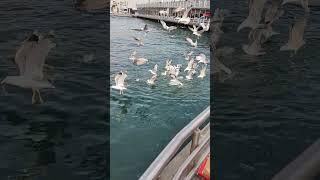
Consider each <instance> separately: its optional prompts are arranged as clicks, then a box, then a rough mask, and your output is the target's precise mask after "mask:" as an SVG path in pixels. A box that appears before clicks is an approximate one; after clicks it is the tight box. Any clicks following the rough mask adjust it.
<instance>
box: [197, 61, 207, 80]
mask: <svg viewBox="0 0 320 180" xmlns="http://www.w3.org/2000/svg"><path fill="white" fill-rule="evenodd" d="M206 69H207V64H205V65H204V66H203V67H202V68H201V70H200V74H199V76H198V78H204V77H205V76H206Z"/></svg>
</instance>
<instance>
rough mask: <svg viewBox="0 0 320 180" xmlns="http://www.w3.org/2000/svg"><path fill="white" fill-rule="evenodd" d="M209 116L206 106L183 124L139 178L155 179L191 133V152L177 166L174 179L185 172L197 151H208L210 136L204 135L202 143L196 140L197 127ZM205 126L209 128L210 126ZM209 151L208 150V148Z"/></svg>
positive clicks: (141, 179) (197, 134)
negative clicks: (182, 162) (179, 165)
mask: <svg viewBox="0 0 320 180" xmlns="http://www.w3.org/2000/svg"><path fill="white" fill-rule="evenodd" d="M209 117H210V106H209V107H207V108H206V109H205V110H204V111H203V112H201V113H200V114H199V115H198V116H197V117H196V118H194V119H193V120H192V121H191V122H190V123H189V124H188V125H187V126H185V127H184V128H183V129H182V130H181V131H180V132H179V133H178V134H177V135H176V136H175V137H174V138H173V139H172V140H171V141H170V142H169V144H168V145H167V146H166V147H165V148H164V149H163V150H162V151H161V153H160V154H159V156H158V157H157V158H156V159H155V160H154V161H153V162H152V164H151V165H150V166H149V167H148V169H147V170H146V171H145V172H144V174H143V175H142V176H141V177H140V178H139V180H156V179H158V178H159V175H160V174H161V172H162V170H163V169H164V168H165V167H166V166H167V165H168V164H169V163H170V161H171V160H172V159H173V158H174V157H175V156H176V155H177V152H178V151H179V149H180V148H181V147H182V145H183V144H184V143H185V141H186V140H187V139H188V138H190V137H191V135H192V144H191V149H190V151H191V154H190V156H189V157H188V158H187V160H186V161H185V162H184V164H182V166H181V167H180V168H178V172H177V174H175V177H174V179H176V178H178V179H180V177H181V176H182V175H183V174H185V169H186V167H187V166H188V165H189V164H190V163H192V162H193V160H194V159H195V157H196V156H199V153H200V152H201V151H202V150H204V149H206V151H205V152H208V148H209V145H208V144H209V143H210V142H209V141H210V137H206V138H205V139H204V140H203V141H202V143H201V144H200V145H199V144H197V143H199V142H196V141H197V140H199V136H200V135H199V127H200V126H202V125H203V124H204V123H205V122H206V121H207V120H208V119H209ZM208 126H209V125H207V128H209V129H210V127H208ZM209 151H210V150H209Z"/></svg>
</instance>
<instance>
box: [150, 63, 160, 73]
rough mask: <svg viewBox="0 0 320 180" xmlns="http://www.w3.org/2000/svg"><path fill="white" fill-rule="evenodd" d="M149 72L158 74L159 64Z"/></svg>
mask: <svg viewBox="0 0 320 180" xmlns="http://www.w3.org/2000/svg"><path fill="white" fill-rule="evenodd" d="M149 72H151V74H153V75H154V74H157V72H158V64H156V65H154V67H153V69H150V70H149Z"/></svg>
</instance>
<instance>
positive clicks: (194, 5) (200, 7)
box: [134, 0, 211, 26]
mask: <svg viewBox="0 0 320 180" xmlns="http://www.w3.org/2000/svg"><path fill="white" fill-rule="evenodd" d="M136 6H137V11H136V13H135V15H134V16H135V17H140V18H146V19H152V20H163V21H166V22H171V23H175V24H179V23H178V20H179V18H181V17H182V15H183V13H184V11H179V12H175V10H176V9H177V8H180V9H187V8H191V10H190V12H189V14H188V16H189V17H190V19H191V20H190V23H189V24H188V25H197V26H199V25H200V23H202V22H204V23H206V22H207V21H208V19H209V18H210V16H211V12H210V0H171V1H166V2H163V1H158V2H150V1H149V2H148V3H142V4H141V3H140V4H137V5H136ZM161 11H162V12H163V13H161Z"/></svg>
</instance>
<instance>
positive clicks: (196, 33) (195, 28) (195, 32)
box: [188, 25, 205, 38]
mask: <svg viewBox="0 0 320 180" xmlns="http://www.w3.org/2000/svg"><path fill="white" fill-rule="evenodd" d="M200 27H201V26H199V27H196V26H195V25H193V28H191V27H188V28H189V29H190V31H192V32H193V34H194V35H196V36H198V38H199V37H200V36H201V35H202V33H203V32H204V31H205V30H204V29H202V30H200V31H199V28H200Z"/></svg>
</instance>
